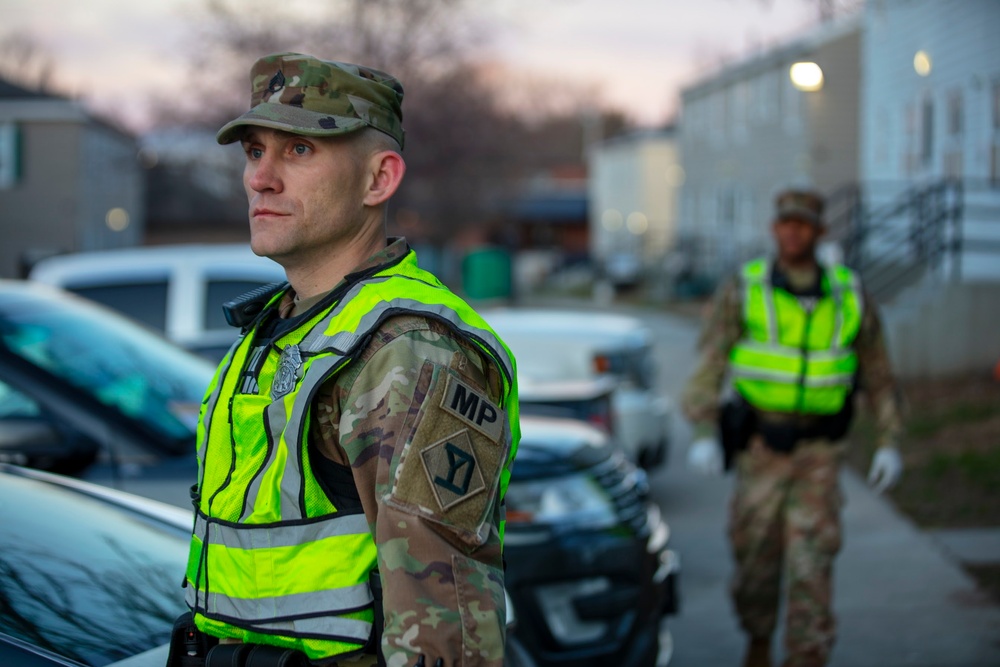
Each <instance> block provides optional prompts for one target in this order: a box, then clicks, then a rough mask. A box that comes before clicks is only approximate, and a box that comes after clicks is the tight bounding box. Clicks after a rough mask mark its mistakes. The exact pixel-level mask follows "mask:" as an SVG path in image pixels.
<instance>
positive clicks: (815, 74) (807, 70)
mask: <svg viewBox="0 0 1000 667" xmlns="http://www.w3.org/2000/svg"><path fill="white" fill-rule="evenodd" d="M788 76H789V77H791V79H792V85H794V86H795V87H796V88H798V89H799V90H804V91H806V92H810V93H811V92H814V91H817V90H820V89H821V88H823V70H822V69H821V68H820V66H819V65H817V64H816V63H814V62H797V63H795V64H793V65H792V66H791V68H790V69H789V70H788Z"/></svg>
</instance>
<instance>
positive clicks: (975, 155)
mask: <svg viewBox="0 0 1000 667" xmlns="http://www.w3.org/2000/svg"><path fill="white" fill-rule="evenodd" d="M998 34H1000V2H996V0H870V1H869V2H868V4H867V6H866V8H865V15H864V33H863V38H862V57H863V60H862V62H863V64H862V105H861V115H860V117H861V128H860V133H861V152H860V172H861V174H860V175H861V179H862V182H863V184H864V186H865V190H866V196H867V206H868V208H869V209H870V210H872V211H878V210H880V209H891V208H893V207H896V208H899V207H901V206H904V205H905V203H906V202H907V201H908V199H912V198H914V197H915V196H919V194H920V192H922V191H926V190H927V189H929V188H932V187H934V186H935V185H936V184H942V183H945V182H952V183H953V184H954V185H955V186H956V187H958V188H960V189H961V192H960V197H961V200H960V201H961V205H962V212H961V216H960V218H958V219H959V220H960V222H961V226H960V228H959V229H956V230H947V233H952V231H954V233H956V234H958V235H959V236H960V238H961V242H962V246H963V250H962V252H961V253H959V254H958V255H957V256H956V257H957V263H954V262H951V264H952V266H951V267H945V270H946V271H947V272H948V273H951V272H952V269H954V272H955V273H956V274H958V275H961V276H962V277H964V278H969V279H979V278H990V279H996V278H1000V39H998V38H997V35H998ZM889 222H891V223H894V224H896V225H897V226H905V225H908V224H910V223H909V221H908V220H906V219H905V218H902V217H900V218H897V219H895V220H892V221H889ZM875 250H878V249H877V248H876V249H875ZM951 259H954V258H951Z"/></svg>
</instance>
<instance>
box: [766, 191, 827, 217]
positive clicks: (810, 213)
mask: <svg viewBox="0 0 1000 667" xmlns="http://www.w3.org/2000/svg"><path fill="white" fill-rule="evenodd" d="M774 206H775V216H774V217H775V220H803V221H805V222H811V223H812V224H814V225H822V224H823V197H822V196H820V194H819V193H817V192H811V191H808V190H785V191H784V192H782V193H780V194H779V195H778V197H777V198H776V199H775V201H774Z"/></svg>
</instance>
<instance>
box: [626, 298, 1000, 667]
mask: <svg viewBox="0 0 1000 667" xmlns="http://www.w3.org/2000/svg"><path fill="white" fill-rule="evenodd" d="M616 310H623V309H616ZM623 312H630V311H628V310H624V311H623ZM631 312H633V314H636V315H639V316H640V317H642V318H643V319H644V320H646V322H647V323H648V324H649V325H650V326H652V327H653V329H654V330H655V331H656V333H657V336H658V340H659V347H658V349H657V351H656V353H657V358H658V360H659V367H660V369H661V385H662V387H663V389H664V390H665V391H667V392H668V393H670V394H671V395H672V396H676V395H677V394H678V392H679V390H680V388H681V387H682V386H683V384H684V381H685V380H686V378H687V377H688V375H689V374H690V373H691V371H692V370H693V368H694V364H695V362H696V359H695V356H694V352H693V351H694V344H695V340H696V336H697V327H696V325H695V324H694V323H692V322H691V321H690V320H687V319H684V318H681V317H677V316H672V315H668V314H663V313H648V312H643V311H631ZM675 435H676V438H675V447H674V450H673V458H672V461H671V465H670V466H668V467H667V469H665V470H663V471H661V472H658V473H657V474H655V475H653V476H652V477H651V482H652V485H653V488H654V498H655V499H656V501H657V502H658V503H659V504H660V505H661V507H662V508H663V510H664V514H665V516H666V517H667V518H668V521H669V522H670V526H671V528H672V534H673V538H672V543H673V545H674V547H675V548H676V549H677V550H678V551H679V552H680V554H681V558H682V563H683V573H682V578H681V596H682V600H681V607H682V612H681V615H680V616H679V617H677V618H676V619H675V620H674V622H673V634H674V643H675V654H674V660H673V663H672V664H673V665H675V666H676V667H715V666H716V665H719V666H722V665H738V664H740V660H741V656H742V651H743V646H744V644H743V641H744V640H743V637H742V635H741V633H740V631H739V629H738V627H737V625H736V621H735V619H734V617H733V614H732V612H731V609H730V605H729V599H728V597H727V591H726V587H727V582H728V578H729V576H730V573H731V569H732V566H731V561H730V558H729V552H728V547H727V545H726V540H725V534H724V526H725V520H726V518H725V517H726V502H727V499H728V495H729V491H730V486H731V478H728V477H726V478H716V479H711V478H704V477H700V476H698V475H695V474H694V473H691V472H690V471H688V470H687V469H686V468H685V466H684V465H683V459H684V451H685V448H686V446H687V443H688V441H689V438H690V429H689V427H688V426H687V425H686V424H684V423H677V424H676V425H675ZM843 485H844V491H845V495H846V498H847V505H846V507H845V510H844V524H845V547H844V550H843V552H842V553H841V555H840V557H839V558H838V559H837V563H836V574H835V576H836V588H835V610H836V614H837V617H838V621H839V625H840V634H839V640H838V643H837V646H836V648H835V651H834V655H833V659H832V667H946V666H947V667H991V666H996V667H1000V607H997V606H996V605H994V604H992V603H990V602H989V601H988V599H986V598H985V597H984V596H983V595H982V594H981V593H979V592H977V591H976V589H975V587H974V584H973V582H972V581H971V580H970V579H969V577H968V576H967V575H966V574H965V573H964V572H963V571H962V569H961V568H960V567H959V566H958V564H957V563H956V562H955V561H953V560H951V559H950V556H949V555H948V553H947V552H946V551H945V550H944V549H943V548H942V546H941V544H940V542H938V541H936V540H935V539H934V538H933V537H932V536H930V535H927V534H925V533H922V532H921V531H919V530H917V529H916V528H915V527H914V526H913V524H911V523H910V522H909V521H908V520H907V519H906V518H905V517H903V516H901V515H900V514H899V513H897V512H896V511H895V509H894V508H893V507H892V506H891V505H890V504H889V503H888V502H887V501H885V500H884V499H882V498H880V497H877V496H875V495H874V494H873V493H872V492H871V491H870V490H869V489H868V488H867V486H865V485H864V483H863V482H862V481H861V480H860V479H859V478H858V476H857V475H855V474H854V473H852V472H850V471H845V473H844V476H843ZM779 641H780V639H779Z"/></svg>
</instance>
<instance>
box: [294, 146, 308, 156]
mask: <svg viewBox="0 0 1000 667" xmlns="http://www.w3.org/2000/svg"><path fill="white" fill-rule="evenodd" d="M292 150H293V151H295V154H296V155H305V154H306V153H308V152H309V146H307V145H306V144H295V146H293V147H292Z"/></svg>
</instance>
